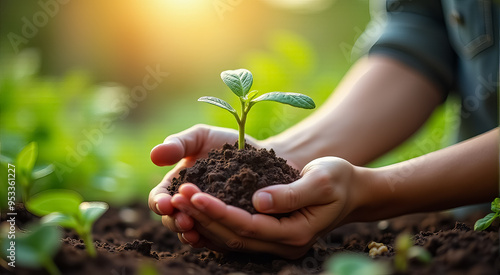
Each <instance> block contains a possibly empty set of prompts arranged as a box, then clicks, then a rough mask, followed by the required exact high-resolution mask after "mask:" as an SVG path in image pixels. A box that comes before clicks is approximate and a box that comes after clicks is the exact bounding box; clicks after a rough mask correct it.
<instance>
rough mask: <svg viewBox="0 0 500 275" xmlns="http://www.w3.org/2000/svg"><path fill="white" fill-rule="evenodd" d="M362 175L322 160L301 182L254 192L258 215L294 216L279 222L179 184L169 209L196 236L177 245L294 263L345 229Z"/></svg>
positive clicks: (355, 169) (306, 170)
mask: <svg viewBox="0 0 500 275" xmlns="http://www.w3.org/2000/svg"><path fill="white" fill-rule="evenodd" d="M362 169H363V168H361V167H356V166H354V165H352V164H350V163H349V162H347V161H345V160H343V159H340V158H335V157H325V158H320V159H316V160H314V161H312V162H310V163H309V164H307V165H306V166H305V167H304V169H303V170H302V177H301V178H300V179H299V180H297V181H295V182H292V183H290V184H285V185H273V186H269V187H266V188H263V189H260V190H258V191H257V192H256V193H255V194H254V195H253V204H254V207H255V208H256V209H257V211H259V212H262V213H287V212H292V214H291V215H290V216H289V217H284V218H281V219H276V218H274V217H272V216H269V215H264V214H254V215H252V214H250V213H248V212H246V211H244V210H242V209H240V208H237V207H234V206H230V205H226V204H224V203H223V202H222V201H220V200H219V199H217V198H215V197H212V196H210V195H208V194H206V193H203V192H201V191H200V190H199V189H198V188H197V187H196V186H195V185H193V184H189V183H187V184H183V185H182V186H181V188H180V189H179V194H176V195H175V196H174V197H173V198H172V200H171V204H172V205H173V207H175V208H176V209H179V210H180V213H184V214H185V215H188V216H190V217H192V218H193V219H194V224H193V226H194V229H195V231H194V232H193V230H188V231H186V232H185V233H184V234H183V235H182V236H180V237H181V241H183V242H185V243H189V244H191V245H192V246H194V247H201V246H206V247H209V248H212V249H216V250H223V251H224V250H230V251H246V252H264V253H270V254H275V255H278V256H281V257H284V258H290V259H294V258H298V257H300V256H302V255H304V254H305V253H306V252H307V251H308V249H309V248H310V247H311V246H312V245H313V244H314V243H315V242H316V240H317V238H319V237H321V236H322V235H323V234H325V233H327V232H328V231H330V230H332V229H333V228H335V227H337V226H340V225H342V224H344V223H346V221H347V220H348V215H349V214H350V213H352V212H353V211H354V210H355V209H356V206H357V205H358V204H359V198H358V197H357V195H356V194H358V192H357V190H359V189H360V188H361V187H360V185H361V184H362V180H361V176H360V175H361V174H362V172H361V171H362ZM166 224H170V221H167V222H166ZM198 233H199V234H198Z"/></svg>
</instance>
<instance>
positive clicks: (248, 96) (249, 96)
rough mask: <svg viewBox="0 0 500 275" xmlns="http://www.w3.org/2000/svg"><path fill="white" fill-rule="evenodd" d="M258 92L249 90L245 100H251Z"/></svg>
mask: <svg viewBox="0 0 500 275" xmlns="http://www.w3.org/2000/svg"><path fill="white" fill-rule="evenodd" d="M258 93H259V91H257V90H253V91H251V92H249V93H248V94H247V95H246V96H245V97H246V99H247V100H252V99H254V98H255V97H256V96H257V94H258Z"/></svg>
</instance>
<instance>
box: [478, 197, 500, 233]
mask: <svg viewBox="0 0 500 275" xmlns="http://www.w3.org/2000/svg"><path fill="white" fill-rule="evenodd" d="M491 212H493V213H489V214H488V215H486V216H485V217H484V218H481V219H479V220H477V221H476V223H475V224H474V230H476V231H482V230H485V229H486V228H488V227H490V225H491V224H492V223H493V222H494V221H495V220H496V219H497V218H498V217H500V198H495V199H494V200H493V201H492V202H491Z"/></svg>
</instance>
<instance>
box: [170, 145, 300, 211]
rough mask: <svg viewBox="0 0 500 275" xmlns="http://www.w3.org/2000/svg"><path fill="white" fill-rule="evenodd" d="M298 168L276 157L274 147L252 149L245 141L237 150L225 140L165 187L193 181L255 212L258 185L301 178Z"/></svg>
mask: <svg viewBox="0 0 500 275" xmlns="http://www.w3.org/2000/svg"><path fill="white" fill-rule="evenodd" d="M299 174H300V173H299V171H298V170H297V169H294V168H292V167H291V166H290V165H288V164H287V163H286V160H284V159H282V158H280V157H277V156H276V154H275V153H274V151H273V150H272V149H271V150H270V151H268V150H266V149H258V150H257V149H255V148H254V147H252V146H251V145H249V144H245V150H238V147H237V144H235V145H230V144H225V145H224V146H223V147H222V149H214V150H211V151H210V152H209V153H208V157H207V158H204V159H198V160H197V161H196V163H195V164H194V165H193V166H192V167H190V168H185V169H183V170H181V171H180V172H179V177H178V178H174V179H173V180H172V185H170V186H169V188H168V190H169V191H170V194H171V195H173V194H175V193H177V192H178V189H179V186H180V185H181V184H183V183H186V182H191V183H194V184H195V185H196V186H198V187H199V188H200V190H201V191H203V192H205V193H208V194H210V195H212V196H214V197H217V198H219V199H221V200H222V201H223V202H225V203H226V204H228V205H233V206H237V207H240V208H243V209H244V210H246V211H248V212H250V213H252V214H255V213H257V211H256V210H255V208H254V207H253V205H252V195H253V193H255V191H257V190H258V189H261V188H263V187H266V186H269V185H274V184H288V183H291V182H293V181H295V180H297V179H299V178H300V175H299Z"/></svg>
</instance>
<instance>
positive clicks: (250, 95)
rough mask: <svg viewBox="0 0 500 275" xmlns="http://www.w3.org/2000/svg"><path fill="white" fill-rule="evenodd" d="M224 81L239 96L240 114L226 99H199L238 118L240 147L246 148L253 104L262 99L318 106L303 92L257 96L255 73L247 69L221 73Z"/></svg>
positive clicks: (311, 106)
mask: <svg viewBox="0 0 500 275" xmlns="http://www.w3.org/2000/svg"><path fill="white" fill-rule="evenodd" d="M221 78H222V81H223V82H224V83H225V84H226V85H227V86H228V87H229V89H231V91H232V92H233V93H234V94H235V95H236V96H238V97H239V99H240V103H241V111H240V114H238V112H237V111H236V109H234V108H233V107H232V106H231V105H230V104H229V103H227V102H226V101H224V100H222V99H220V98H216V97H213V96H203V97H200V98H199V99H198V101H202V102H207V103H210V104H213V105H215V106H218V107H220V108H222V109H225V110H227V111H229V112H230V113H231V114H233V116H234V117H235V118H236V122H237V123H238V130H239V131H238V132H239V138H238V148H239V149H244V148H245V123H246V120H247V115H248V112H249V111H250V109H251V108H252V106H253V105H255V104H256V103H257V102H261V101H275V102H279V103H284V104H288V105H291V106H294V107H299V108H304V109H313V108H315V107H316V104H315V103H314V101H313V100H312V99H311V98H310V97H308V96H306V95H303V94H299V93H285V92H270V93H265V94H263V95H261V96H259V97H257V93H258V92H257V91H256V90H253V91H250V89H251V88H252V84H253V75H252V73H251V72H250V71H248V70H246V69H238V70H228V71H223V72H222V73H221Z"/></svg>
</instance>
